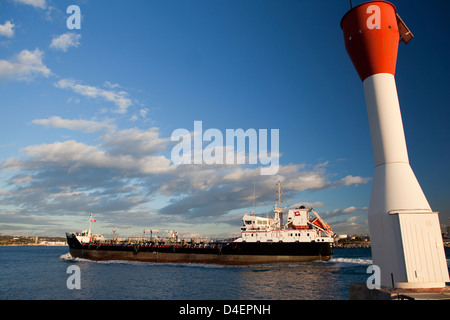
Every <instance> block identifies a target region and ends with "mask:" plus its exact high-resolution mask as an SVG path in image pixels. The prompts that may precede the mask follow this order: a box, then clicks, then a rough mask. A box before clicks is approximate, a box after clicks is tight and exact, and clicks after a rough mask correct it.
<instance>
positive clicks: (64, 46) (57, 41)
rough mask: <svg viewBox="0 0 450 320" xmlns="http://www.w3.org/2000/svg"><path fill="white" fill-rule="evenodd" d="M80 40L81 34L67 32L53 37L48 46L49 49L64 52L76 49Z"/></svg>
mask: <svg viewBox="0 0 450 320" xmlns="http://www.w3.org/2000/svg"><path fill="white" fill-rule="evenodd" d="M80 38H81V34H77V33H74V32H67V33H64V34H62V35H60V36H57V37H54V38H53V39H52V43H51V44H50V48H53V49H56V50H62V51H64V52H66V51H67V50H68V49H69V48H70V47H78V46H79V45H80Z"/></svg>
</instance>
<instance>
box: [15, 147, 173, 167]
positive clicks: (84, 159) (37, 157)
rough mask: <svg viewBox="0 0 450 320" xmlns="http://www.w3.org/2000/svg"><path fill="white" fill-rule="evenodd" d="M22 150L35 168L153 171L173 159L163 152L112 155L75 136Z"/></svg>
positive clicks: (28, 163)
mask: <svg viewBox="0 0 450 320" xmlns="http://www.w3.org/2000/svg"><path fill="white" fill-rule="evenodd" d="M23 151H24V153H25V154H26V156H28V157H30V159H29V161H28V162H24V163H23V164H25V165H26V166H27V167H28V166H30V167H32V168H34V169H45V168H51V167H66V168H68V170H77V169H80V168H103V169H115V170H125V171H127V170H128V171H130V172H133V171H134V172H136V173H139V174H153V173H160V172H164V171H165V170H167V169H168V168H169V164H170V159H166V158H165V157H164V156H144V157H141V158H138V159H136V158H134V157H132V156H130V155H111V154H109V153H108V152H106V151H105V150H101V149H99V148H98V147H96V146H89V145H86V144H84V143H81V142H77V141H75V140H69V141H64V142H59V141H58V142H54V143H51V144H41V145H33V146H29V147H26V148H25V149H24V150H23Z"/></svg>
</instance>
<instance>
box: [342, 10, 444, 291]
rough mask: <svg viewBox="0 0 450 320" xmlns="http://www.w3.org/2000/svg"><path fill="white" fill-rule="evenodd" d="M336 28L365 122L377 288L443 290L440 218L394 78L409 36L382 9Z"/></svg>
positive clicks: (357, 14) (350, 15) (347, 18)
mask: <svg viewBox="0 0 450 320" xmlns="http://www.w3.org/2000/svg"><path fill="white" fill-rule="evenodd" d="M341 28H342V30H343V33H344V39H345V47H346V50H347V53H348V54H349V56H350V59H351V60H352V62H353V65H354V66H355V68H356V70H357V72H358V74H359V76H360V78H361V81H362V82H363V86H364V94H365V98H366V106H367V113H368V117H369V125H370V134H371V140H372V151H373V158H374V163H375V172H374V180H373V186H372V195H371V199H370V206H369V213H368V217H369V229H370V234H371V246H372V258H373V263H374V264H375V265H378V266H379V267H380V272H381V286H382V287H394V288H443V287H445V282H448V281H449V274H448V268H447V263H446V258H445V252H444V247H443V241H442V236H441V231H440V227H439V218H438V214H437V212H433V211H432V210H431V208H430V205H429V204H428V201H427V199H426V197H425V195H424V193H423V191H422V189H421V187H420V185H419V182H418V181H417V179H416V177H415V175H414V172H413V171H412V169H411V166H410V164H409V158H408V152H407V149H406V141H405V135H404V131H403V123H402V118H401V113H400V105H399V101H398V95H397V88H396V83H395V78H394V75H395V66H396V61H397V51H398V43H399V40H400V39H402V40H403V41H404V42H406V43H407V42H408V41H409V40H410V39H411V37H412V34H411V33H410V32H409V30H408V29H407V27H406V26H405V25H404V23H403V21H402V20H401V19H400V17H399V16H398V14H397V10H396V8H395V7H394V5H393V4H391V3H389V2H387V1H369V2H366V3H363V4H361V5H358V6H356V7H354V8H352V9H351V10H350V11H348V12H347V13H346V14H345V15H344V17H343V18H342V21H341Z"/></svg>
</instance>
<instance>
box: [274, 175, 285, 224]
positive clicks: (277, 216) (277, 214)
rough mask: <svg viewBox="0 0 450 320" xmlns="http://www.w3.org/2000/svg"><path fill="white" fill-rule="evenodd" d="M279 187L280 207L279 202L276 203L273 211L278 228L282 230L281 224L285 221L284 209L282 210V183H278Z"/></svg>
mask: <svg viewBox="0 0 450 320" xmlns="http://www.w3.org/2000/svg"><path fill="white" fill-rule="evenodd" d="M277 186H278V191H277V193H278V205H277V201H275V209H274V210H273V211H274V213H275V221H276V223H277V224H278V228H280V229H281V224H282V219H283V208H281V193H282V192H281V189H282V187H281V182H280V181H278V183H277Z"/></svg>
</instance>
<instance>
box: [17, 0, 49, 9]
mask: <svg viewBox="0 0 450 320" xmlns="http://www.w3.org/2000/svg"><path fill="white" fill-rule="evenodd" d="M14 1H15V2H17V3H23V4H27V5H30V6H33V7H36V8H41V9H45V8H47V3H46V1H45V0H14Z"/></svg>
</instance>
